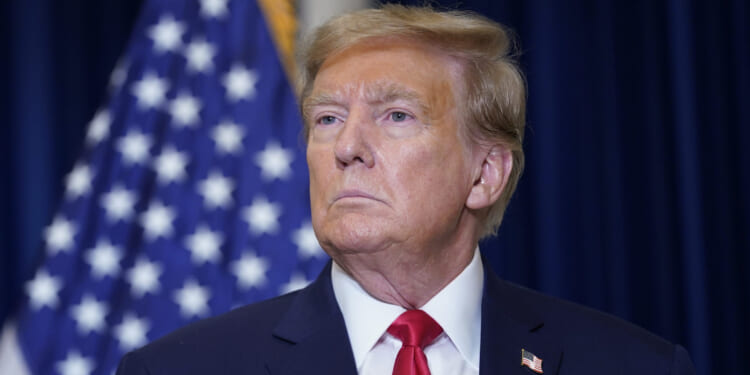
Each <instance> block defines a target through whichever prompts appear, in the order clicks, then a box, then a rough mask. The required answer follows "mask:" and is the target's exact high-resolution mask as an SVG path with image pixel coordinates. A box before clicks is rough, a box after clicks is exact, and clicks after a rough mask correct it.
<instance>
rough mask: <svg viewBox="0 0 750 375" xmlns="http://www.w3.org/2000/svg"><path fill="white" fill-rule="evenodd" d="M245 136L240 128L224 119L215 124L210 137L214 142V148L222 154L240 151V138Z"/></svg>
mask: <svg viewBox="0 0 750 375" xmlns="http://www.w3.org/2000/svg"><path fill="white" fill-rule="evenodd" d="M244 136H245V134H244V132H243V131H242V128H240V127H239V126H238V125H237V124H235V123H233V122H231V121H224V122H222V123H220V124H219V125H217V126H216V127H215V128H214V130H213V132H212V133H211V137H212V138H213V139H214V142H216V149H217V151H219V153H223V154H236V153H239V151H242V138H243V137H244Z"/></svg>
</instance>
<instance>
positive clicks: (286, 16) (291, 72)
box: [258, 0, 297, 85]
mask: <svg viewBox="0 0 750 375" xmlns="http://www.w3.org/2000/svg"><path fill="white" fill-rule="evenodd" d="M258 5H259V6H260V9H261V11H262V12H263V14H264V16H265V19H266V23H268V27H269V28H270V29H271V35H272V37H273V41H274V43H275V44H276V49H277V51H278V53H279V57H280V58H281V62H282V64H284V69H285V70H286V75H287V78H289V82H290V83H291V84H292V85H294V83H295V81H296V80H295V77H296V73H295V72H296V70H295V63H294V40H295V36H296V33H297V17H296V14H295V9H294V4H293V0H258Z"/></svg>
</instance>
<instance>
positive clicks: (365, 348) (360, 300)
mask: <svg viewBox="0 0 750 375" xmlns="http://www.w3.org/2000/svg"><path fill="white" fill-rule="evenodd" d="M331 282H332V284H333V292H334V295H335V296H336V302H337V303H338V305H339V308H340V309H341V313H342V315H343V316H344V323H345V325H346V330H347V333H348V335H349V341H350V343H351V346H352V353H353V354H354V361H355V363H356V365H357V368H360V367H361V366H362V363H363V362H364V359H365V356H366V355H367V353H368V352H369V351H370V350H371V349H372V348H373V347H374V346H375V344H376V343H377V342H378V340H379V339H380V337H381V336H383V333H384V332H385V331H386V329H388V326H390V325H391V323H393V321H394V320H396V318H397V317H398V316H399V315H401V314H402V313H403V312H404V311H406V309H404V308H403V307H401V306H398V305H391V304H388V303H385V302H382V301H380V300H378V299H376V298H374V297H372V296H371V295H369V294H368V293H367V292H366V291H365V290H364V289H363V288H362V287H361V286H360V285H359V284H358V283H357V282H356V281H355V280H354V279H352V278H351V276H349V275H348V274H347V273H346V272H345V271H344V270H343V269H341V267H339V266H338V265H337V264H336V262H333V267H331ZM483 285H484V269H483V266H482V259H481V257H480V255H479V248H476V249H475V250H474V257H473V258H472V260H471V262H470V263H469V265H468V266H466V268H465V269H464V270H463V271H461V273H460V274H459V275H458V276H456V278H455V279H453V281H451V282H450V283H449V284H448V285H446V286H445V288H443V289H442V290H441V291H440V292H438V294H437V295H435V296H434V297H432V299H430V300H429V301H428V302H427V303H426V304H425V305H424V306H422V310H424V311H425V312H426V313H428V314H429V315H430V316H431V317H432V318H433V319H435V321H436V322H438V324H440V326H441V327H443V331H444V332H445V334H446V335H447V336H448V337H449V338H450V339H451V341H453V344H454V345H455V346H456V348H457V349H458V351H459V352H460V353H461V355H462V356H463V357H464V359H465V360H466V361H467V362H469V363H470V364H471V365H473V366H474V367H475V368H479V344H480V336H481V331H482V328H481V322H482V287H483Z"/></svg>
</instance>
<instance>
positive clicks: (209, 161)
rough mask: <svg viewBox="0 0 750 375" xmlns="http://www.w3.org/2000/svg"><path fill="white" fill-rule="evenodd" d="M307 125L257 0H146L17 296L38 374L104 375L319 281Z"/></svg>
mask: <svg viewBox="0 0 750 375" xmlns="http://www.w3.org/2000/svg"><path fill="white" fill-rule="evenodd" d="M301 124H302V121H301V118H300V116H299V113H298V109H297V105H296V98H295V96H294V94H293V92H292V89H291V87H290V85H289V83H288V79H287V76H286V75H285V71H284V68H283V66H282V64H281V62H280V59H279V57H278V54H277V52H276V48H275V45H274V42H273V41H272V37H271V34H270V32H269V27H268V26H267V24H266V22H265V20H264V17H263V13H262V11H261V9H260V8H259V6H258V4H256V2H255V1H249V0H234V1H229V0H163V1H146V2H145V4H144V7H143V9H142V12H141V15H140V17H139V19H138V22H137V24H136V26H135V30H134V34H133V36H132V38H131V40H130V44H129V46H128V49H127V51H126V52H125V54H124V58H123V59H122V61H121V62H120V63H119V64H118V67H117V68H116V70H115V72H114V73H113V75H112V80H111V90H110V96H109V99H108V100H106V105H104V106H103V107H102V108H101V109H100V110H99V111H98V112H97V113H96V114H95V116H94V118H93V120H92V121H91V123H90V125H89V130H88V133H87V135H86V142H85V149H84V150H83V152H82V155H81V157H80V158H79V160H78V161H77V163H76V164H75V166H74V167H73V170H72V171H71V172H70V174H69V175H68V176H67V178H66V182H65V187H66V189H65V193H64V198H63V202H62V203H61V207H60V208H59V210H58V212H57V214H56V216H55V217H54V219H53V220H52V223H51V224H50V225H49V227H47V229H46V230H45V232H44V243H45V255H44V260H43V261H42V262H41V264H40V266H39V268H38V270H37V271H36V273H35V275H34V276H33V277H32V279H31V280H30V281H29V282H28V283H27V284H26V296H27V298H26V301H25V302H24V303H23V306H22V308H21V312H20V314H19V316H18V317H17V332H18V337H17V338H18V341H19V343H20V348H21V352H22V353H23V356H24V358H25V360H26V362H27V364H28V366H29V368H30V370H31V372H32V373H34V374H62V375H79V374H89V373H93V374H108V375H109V374H111V373H113V371H114V369H115V368H116V365H117V363H118V362H119V359H120V357H121V356H122V355H123V354H124V353H125V352H127V351H130V350H133V349H135V348H138V347H140V346H142V345H144V344H146V343H148V342H149V341H151V340H154V339H155V338H158V337H160V336H162V335H164V334H166V333H168V332H170V331H172V330H174V329H176V328H178V327H180V326H183V325H185V324H187V323H189V322H192V321H195V320H198V319H201V318H205V317H208V316H212V315H217V314H220V313H222V312H225V311H228V310H230V309H232V308H234V307H237V306H240V305H243V304H247V303H249V302H253V301H258V300H261V299H266V298H269V297H273V296H276V295H278V294H280V293H283V292H286V291H290V290H294V289H297V288H300V287H302V286H304V285H306V283H307V282H308V280H310V279H311V278H312V277H314V276H315V275H317V273H318V272H319V271H320V269H321V268H322V266H323V264H324V263H325V261H326V260H327V258H326V255H325V254H324V253H323V252H322V250H321V249H320V247H319V245H318V243H317V241H316V239H315V235H314V233H313V230H312V227H311V224H310V219H309V217H310V212H309V198H308V176H307V171H306V163H305V157H304V152H303V148H304V142H303V140H302V139H301V137H300V130H301Z"/></svg>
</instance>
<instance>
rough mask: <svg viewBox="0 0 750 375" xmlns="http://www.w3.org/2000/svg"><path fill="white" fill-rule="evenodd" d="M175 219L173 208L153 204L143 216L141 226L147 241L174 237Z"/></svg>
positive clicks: (157, 202)
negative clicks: (173, 226)
mask: <svg viewBox="0 0 750 375" xmlns="http://www.w3.org/2000/svg"><path fill="white" fill-rule="evenodd" d="M174 219H175V211H174V209H173V208H171V207H168V206H165V205H163V204H162V203H161V202H159V201H156V202H152V203H151V205H150V206H149V207H148V209H147V210H146V211H145V212H144V213H143V215H142V216H141V225H142V226H143V230H144V231H145V234H146V239H148V240H155V239H157V238H159V237H167V236H171V235H172V222H173V221H174Z"/></svg>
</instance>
